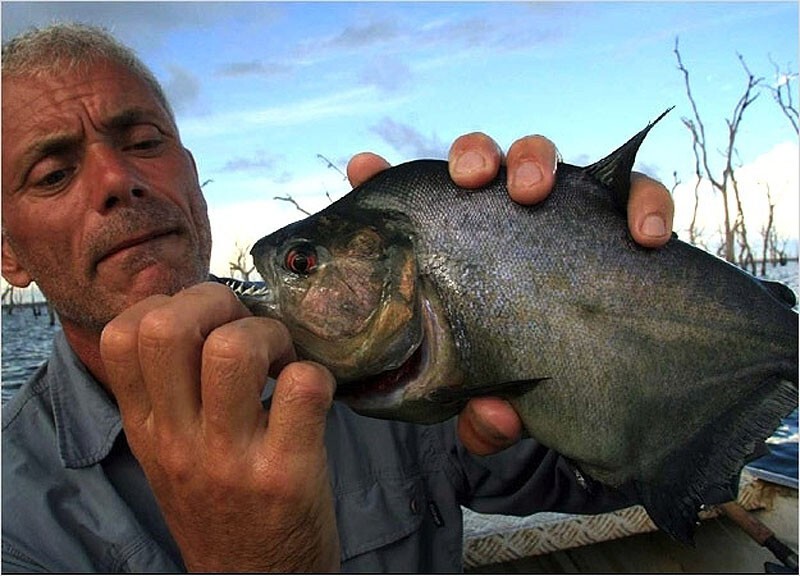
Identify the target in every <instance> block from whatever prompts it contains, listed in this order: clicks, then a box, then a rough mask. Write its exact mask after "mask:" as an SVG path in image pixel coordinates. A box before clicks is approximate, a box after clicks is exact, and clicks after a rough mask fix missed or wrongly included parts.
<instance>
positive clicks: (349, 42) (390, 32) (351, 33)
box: [317, 20, 405, 51]
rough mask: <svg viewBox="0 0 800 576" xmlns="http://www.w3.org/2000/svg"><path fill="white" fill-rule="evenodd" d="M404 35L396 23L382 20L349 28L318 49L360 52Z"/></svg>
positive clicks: (323, 43) (319, 45)
mask: <svg viewBox="0 0 800 576" xmlns="http://www.w3.org/2000/svg"><path fill="white" fill-rule="evenodd" d="M404 34H405V33H404V32H401V30H400V29H399V28H398V25H397V22H395V21H390V20H380V21H376V22H367V23H359V24H357V25H355V26H347V27H346V28H345V29H344V30H342V31H341V32H340V33H339V34H337V35H336V36H333V37H331V38H330V39H329V40H328V41H327V42H322V43H320V44H318V45H317V47H318V48H319V49H320V50H323V51H324V50H326V49H328V48H334V49H336V48H345V49H349V50H352V49H356V50H359V49H361V48H364V47H366V46H374V45H375V44H385V43H387V42H390V41H392V40H394V39H395V38H397V37H399V36H401V35H404Z"/></svg>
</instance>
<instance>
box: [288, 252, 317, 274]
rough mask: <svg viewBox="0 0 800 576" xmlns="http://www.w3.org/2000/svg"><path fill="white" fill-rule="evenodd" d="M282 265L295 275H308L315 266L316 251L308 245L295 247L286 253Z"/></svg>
mask: <svg viewBox="0 0 800 576" xmlns="http://www.w3.org/2000/svg"><path fill="white" fill-rule="evenodd" d="M284 264H285V266H286V269H287V270H289V271H290V272H294V273H295V274H304V275H305V274H310V273H311V272H313V271H314V268H316V266H317V251H316V250H314V247H313V246H311V245H309V244H302V245H300V246H295V247H294V248H292V249H291V250H289V251H288V252H287V253H286V258H285V259H284Z"/></svg>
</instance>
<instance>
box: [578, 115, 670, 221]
mask: <svg viewBox="0 0 800 576" xmlns="http://www.w3.org/2000/svg"><path fill="white" fill-rule="evenodd" d="M672 108H674V106H673V107H672ZM672 108H667V110H665V111H664V112H663V113H662V114H661V116H659V117H658V118H656V119H655V120H653V121H652V122H650V123H649V124H648V125H647V126H646V127H645V128H644V130H642V131H641V132H639V133H638V134H637V135H636V136H634V137H633V138H631V139H630V140H628V141H627V142H625V144H623V145H622V146H620V147H619V148H617V149H616V150H614V151H613V152H612V153H611V154H609V155H608V156H606V157H605V158H603V159H602V160H599V161H597V162H595V163H594V164H592V165H591V166H586V167H585V168H584V170H585V171H586V172H587V173H589V174H591V175H592V176H594V177H595V178H596V179H597V180H598V181H599V182H600V183H601V184H603V185H604V186H606V187H608V188H609V189H610V190H611V192H612V194H613V200H614V204H616V206H617V208H618V209H619V210H621V211H622V212H623V213H626V211H627V206H628V193H629V192H630V188H631V170H633V163H634V162H635V161H636V152H638V151H639V146H641V145H642V142H643V141H644V138H645V136H647V133H648V132H650V128H652V127H653V126H655V124H656V123H657V122H658V121H659V120H661V119H662V118H663V117H664V116H666V115H667V113H668V112H669V111H670V110H672Z"/></svg>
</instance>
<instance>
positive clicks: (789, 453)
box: [0, 262, 800, 487]
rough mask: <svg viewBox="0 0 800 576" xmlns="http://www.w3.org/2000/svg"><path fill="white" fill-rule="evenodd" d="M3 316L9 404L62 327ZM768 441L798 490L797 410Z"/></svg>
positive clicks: (780, 274)
mask: <svg viewBox="0 0 800 576" xmlns="http://www.w3.org/2000/svg"><path fill="white" fill-rule="evenodd" d="M767 277H768V278H771V279H773V280H780V281H781V282H784V283H786V284H787V285H789V286H790V287H791V288H792V289H793V290H794V291H795V292H798V293H800V290H798V264H797V262H790V263H789V264H788V265H786V266H775V267H769V268H768V269H767ZM0 315H1V316H2V320H3V324H2V402H3V404H5V402H6V401H7V400H8V399H9V398H11V396H13V394H14V392H16V391H17V389H19V387H20V386H21V385H22V384H23V383H24V382H25V381H26V380H27V379H28V378H29V377H30V376H31V374H33V373H34V372H35V371H36V368H37V367H38V366H39V365H40V364H41V363H42V362H44V361H45V360H46V359H47V357H48V356H49V355H50V349H51V346H52V341H53V335H54V334H55V333H56V331H57V330H60V329H61V328H60V326H59V325H58V322H56V325H55V326H50V320H49V318H48V316H47V313H46V312H45V313H43V314H42V315H41V316H34V315H33V313H32V312H31V310H30V308H17V309H16V310H14V314H11V315H9V314H5V310H4V311H3V314H0ZM768 442H769V445H770V451H771V452H772V453H771V454H770V455H769V456H765V457H763V458H760V459H758V460H756V461H754V462H752V463H751V464H750V467H751V469H753V470H754V471H755V472H757V473H758V474H759V475H761V476H764V477H766V478H768V479H771V480H774V481H778V482H781V483H784V484H788V485H792V486H794V487H797V474H798V471H797V462H798V460H797V458H798V414H797V410H795V411H794V412H793V413H792V414H790V415H789V416H788V417H786V418H785V419H784V421H783V424H782V425H781V427H780V428H778V430H776V432H775V434H774V435H773V436H772V437H771V438H770V439H769V440H768Z"/></svg>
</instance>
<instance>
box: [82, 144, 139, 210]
mask: <svg viewBox="0 0 800 576" xmlns="http://www.w3.org/2000/svg"><path fill="white" fill-rule="evenodd" d="M86 162H87V164H88V166H86V168H87V176H88V177H89V179H90V182H89V186H91V188H92V196H93V197H92V203H93V205H94V206H95V208H96V209H97V211H98V212H106V211H108V210H111V209H113V208H114V207H117V206H125V205H130V204H131V202H132V201H133V200H134V198H141V197H142V196H144V194H145V186H144V183H143V182H142V180H141V178H140V176H139V173H138V171H137V170H136V167H135V165H134V164H133V163H132V162H131V161H130V159H128V158H126V156H125V154H124V152H123V151H121V150H118V149H116V148H115V147H114V146H111V145H108V144H105V143H97V144H95V145H94V146H92V149H91V150H90V152H89V154H87V159H86Z"/></svg>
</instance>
